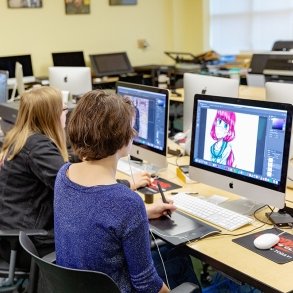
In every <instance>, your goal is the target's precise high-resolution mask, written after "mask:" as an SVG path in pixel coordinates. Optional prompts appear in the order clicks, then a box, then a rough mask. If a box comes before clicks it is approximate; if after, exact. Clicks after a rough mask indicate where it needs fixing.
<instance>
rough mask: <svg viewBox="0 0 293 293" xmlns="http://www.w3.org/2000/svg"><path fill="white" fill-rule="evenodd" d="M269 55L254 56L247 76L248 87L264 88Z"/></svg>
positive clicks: (259, 54) (258, 54)
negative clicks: (265, 69) (264, 72)
mask: <svg viewBox="0 0 293 293" xmlns="http://www.w3.org/2000/svg"><path fill="white" fill-rule="evenodd" d="M269 56H270V55H269V54H268V53H264V54H262V53H257V54H253V55H252V57H251V61H250V66H249V69H248V72H247V74H246V80H247V85H248V86H255V87H263V86H264V84H265V76H264V74H263V71H264V68H265V65H266V63H267V60H268V59H269Z"/></svg>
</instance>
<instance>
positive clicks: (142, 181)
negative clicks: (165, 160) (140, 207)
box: [130, 172, 152, 190]
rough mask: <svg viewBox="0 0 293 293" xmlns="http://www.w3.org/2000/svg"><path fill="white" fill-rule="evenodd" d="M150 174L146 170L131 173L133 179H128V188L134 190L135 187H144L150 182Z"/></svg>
mask: <svg viewBox="0 0 293 293" xmlns="http://www.w3.org/2000/svg"><path fill="white" fill-rule="evenodd" d="M151 180H152V178H151V174H149V173H148V172H138V173H134V174H133V180H132V179H130V188H131V189H132V190H136V189H137V188H140V187H144V186H146V185H149V184H151Z"/></svg>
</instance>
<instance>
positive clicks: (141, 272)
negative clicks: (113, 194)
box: [122, 201, 168, 293]
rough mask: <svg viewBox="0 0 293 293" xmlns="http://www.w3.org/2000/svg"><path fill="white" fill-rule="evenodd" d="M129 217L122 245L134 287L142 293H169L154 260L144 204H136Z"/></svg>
mask: <svg viewBox="0 0 293 293" xmlns="http://www.w3.org/2000/svg"><path fill="white" fill-rule="evenodd" d="M132 204H133V203H132ZM127 215H129V213H127ZM127 217H128V219H127V220H128V224H127V227H126V229H125V233H124V235H123V239H122V245H123V250H124V255H125V258H126V262H127V267H128V271H129V274H130V278H131V282H132V285H133V287H134V288H135V290H136V291H138V292H142V293H144V292H145V293H158V292H161V293H165V292H168V288H167V287H166V286H164V284H163V281H162V280H161V278H160V277H159V276H158V274H157V271H156V269H155V267H154V263H153V260H152V256H151V249H150V242H149V225H148V220H147V216H146V212H145V208H144V204H143V202H142V201H141V203H140V204H139V206H138V205H137V204H134V206H133V208H132V212H131V216H130V217H129V216H127Z"/></svg>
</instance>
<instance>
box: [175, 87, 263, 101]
mask: <svg viewBox="0 0 293 293" xmlns="http://www.w3.org/2000/svg"><path fill="white" fill-rule="evenodd" d="M176 91H177V92H178V93H179V94H181V97H177V96H176V95H173V94H171V97H170V101H172V102H179V103H180V102H181V103H183V102H184V90H183V89H182V88H180V89H176ZM239 97H240V98H244V99H251V100H265V88H264V87H249V86H246V85H240V86H239Z"/></svg>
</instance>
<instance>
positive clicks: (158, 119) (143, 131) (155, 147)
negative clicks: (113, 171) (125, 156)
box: [116, 82, 169, 173]
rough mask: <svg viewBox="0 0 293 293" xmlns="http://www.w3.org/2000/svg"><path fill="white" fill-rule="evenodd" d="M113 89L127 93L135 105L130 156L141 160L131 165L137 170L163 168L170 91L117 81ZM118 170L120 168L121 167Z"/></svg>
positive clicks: (153, 171)
mask: <svg viewBox="0 0 293 293" xmlns="http://www.w3.org/2000/svg"><path fill="white" fill-rule="evenodd" d="M116 92H117V93H118V94H119V95H122V96H128V97H129V98H130V99H131V100H132V102H133V104H134V106H135V108H136V117H135V121H134V129H135V130H136V131H137V136H136V137H135V138H134V140H133V145H132V148H131V151H130V155H131V156H133V157H135V158H137V159H140V160H141V161H142V162H139V163H137V164H135V163H134V164H132V165H133V167H134V169H135V170H136V169H137V168H139V167H141V168H139V169H141V170H146V171H149V172H151V173H157V172H158V171H159V170H160V169H164V168H166V167H167V165H168V162H167V138H168V114H169V91H168V90H166V89H160V88H157V87H151V86H145V85H140V84H134V83H126V82H117V83H116ZM120 165H121V163H120ZM135 167H136V168H135ZM118 170H119V163H118ZM120 170H121V171H123V170H122V169H121V168H120ZM126 173H128V172H126Z"/></svg>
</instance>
